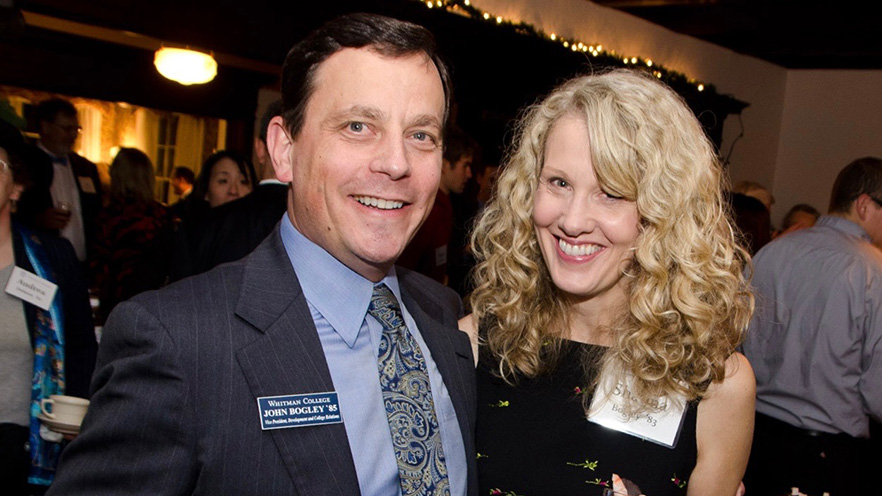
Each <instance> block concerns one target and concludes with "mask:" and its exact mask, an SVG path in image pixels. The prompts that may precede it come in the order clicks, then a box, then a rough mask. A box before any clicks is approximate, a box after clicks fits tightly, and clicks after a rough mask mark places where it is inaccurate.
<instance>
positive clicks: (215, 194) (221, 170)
mask: <svg viewBox="0 0 882 496" xmlns="http://www.w3.org/2000/svg"><path fill="white" fill-rule="evenodd" d="M256 183H257V175H256V174H255V172H254V166H253V165H251V161H250V160H248V159H247V158H245V157H244V156H243V155H240V154H238V153H236V152H232V151H229V150H223V151H219V152H216V153H214V154H212V155H211V156H210V157H208V158H207V159H206V160H205V163H203V164H202V170H200V171H199V177H198V178H197V179H196V186H194V187H193V192H194V194H195V196H196V198H200V199H203V200H205V201H206V202H207V203H208V206H209V207H211V208H214V207H219V206H221V205H223V204H224V203H227V202H231V201H233V200H236V199H238V198H242V197H243V196H245V195H247V194H248V193H251V190H252V189H253V188H254V185H255V184H256Z"/></svg>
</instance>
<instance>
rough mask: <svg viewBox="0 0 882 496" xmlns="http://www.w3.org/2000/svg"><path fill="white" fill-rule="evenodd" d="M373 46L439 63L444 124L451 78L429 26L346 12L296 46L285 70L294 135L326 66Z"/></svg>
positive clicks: (285, 108) (286, 108) (285, 101)
mask: <svg viewBox="0 0 882 496" xmlns="http://www.w3.org/2000/svg"><path fill="white" fill-rule="evenodd" d="M364 47H370V48H371V49H372V50H374V51H375V52H377V53H378V54H380V55H383V56H387V57H403V56H406V55H411V54H416V53H424V54H426V56H427V57H428V58H429V59H430V60H431V61H432V62H433V63H434V64H435V68H436V69H438V73H439V74H440V75H441V84H442V86H443V87H444V122H442V123H441V124H442V126H443V125H444V124H445V123H446V122H447V116H448V114H449V111H450V92H451V84H450V74H449V72H448V70H447V66H446V65H445V64H444V62H443V61H442V60H441V57H440V55H439V54H438V53H437V51H436V46H435V38H434V36H432V33H430V32H429V30H427V29H426V28H424V27H422V26H419V25H416V24H412V23H410V22H406V21H401V20H398V19H393V18H391V17H385V16H381V15H377V14H365V13H358V14H347V15H344V16H341V17H338V18H336V19H334V20H331V21H329V22H327V23H326V24H325V25H323V26H322V27H320V28H318V29H317V30H315V31H313V32H312V33H310V34H309V35H308V36H307V37H306V38H305V39H304V40H303V41H301V42H299V43H297V44H296V45H294V47H293V48H291V51H290V52H288V56H287V57H286V58H285V64H284V66H283V68H282V116H283V117H284V119H285V124H286V126H287V127H288V132H290V133H291V136H292V137H294V136H297V134H298V133H299V132H300V129H301V128H302V127H303V120H304V118H305V114H306V106H307V104H308V103H309V99H310V98H311V97H312V94H313V93H314V92H315V75H316V72H317V71H318V68H319V66H320V65H321V63H322V62H324V61H325V60H327V59H328V57H330V56H331V55H333V54H335V53H337V52H339V51H340V50H343V49H344V48H364Z"/></svg>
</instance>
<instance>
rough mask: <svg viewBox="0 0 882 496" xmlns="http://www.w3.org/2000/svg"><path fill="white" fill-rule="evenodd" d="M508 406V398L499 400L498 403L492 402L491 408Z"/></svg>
mask: <svg viewBox="0 0 882 496" xmlns="http://www.w3.org/2000/svg"><path fill="white" fill-rule="evenodd" d="M505 406H508V400H499V401H497V402H496V403H490V408H502V407H505Z"/></svg>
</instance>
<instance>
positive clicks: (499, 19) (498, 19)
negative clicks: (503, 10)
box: [496, 16, 502, 24]
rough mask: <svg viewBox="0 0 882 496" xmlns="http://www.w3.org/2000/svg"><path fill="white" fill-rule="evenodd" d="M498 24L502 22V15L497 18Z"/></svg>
mask: <svg viewBox="0 0 882 496" xmlns="http://www.w3.org/2000/svg"><path fill="white" fill-rule="evenodd" d="M496 24H502V17H501V16H500V17H497V18H496Z"/></svg>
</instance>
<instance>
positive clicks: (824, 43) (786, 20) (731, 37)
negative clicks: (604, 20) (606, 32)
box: [592, 0, 882, 69]
mask: <svg viewBox="0 0 882 496" xmlns="http://www.w3.org/2000/svg"><path fill="white" fill-rule="evenodd" d="M592 1H593V2H594V3H596V4H599V5H604V6H607V7H611V8H614V9H617V10H621V11H623V12H627V13H629V14H631V15H634V16H637V17H641V18H643V19H646V20H647V21H650V22H653V23H655V24H659V25H661V26H664V27H666V28H668V29H670V30H672V31H675V32H678V33H682V34H685V35H689V36H692V37H695V38H699V39H702V40H705V41H709V42H711V43H714V44H716V45H721V46H724V47H726V48H730V49H732V50H734V51H736V52H738V53H742V54H745V55H751V56H753V57H757V58H760V59H763V60H767V61H769V62H772V63H773V64H777V65H780V66H783V67H786V68H789V69H882V35H880V33H882V29H880V28H882V26H880V21H882V16H880V15H879V14H878V11H877V10H876V9H877V8H879V4H878V3H877V2H871V1H854V0H839V1H823V2H818V1H814V0H803V1H799V0H796V1H794V0H592Z"/></svg>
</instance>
